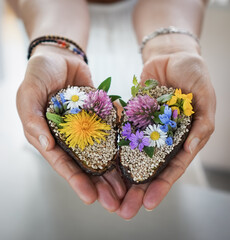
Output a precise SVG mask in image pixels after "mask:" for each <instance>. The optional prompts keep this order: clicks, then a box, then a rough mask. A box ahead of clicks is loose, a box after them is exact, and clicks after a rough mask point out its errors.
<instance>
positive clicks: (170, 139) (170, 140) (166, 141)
mask: <svg viewBox="0 0 230 240" xmlns="http://www.w3.org/2000/svg"><path fill="white" fill-rule="evenodd" d="M165 143H166V144H167V145H169V146H171V145H172V144H173V139H172V137H167V138H166V140H165Z"/></svg>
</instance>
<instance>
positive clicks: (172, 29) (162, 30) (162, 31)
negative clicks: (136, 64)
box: [140, 26, 200, 53]
mask: <svg viewBox="0 0 230 240" xmlns="http://www.w3.org/2000/svg"><path fill="white" fill-rule="evenodd" d="M171 33H177V34H185V35H188V36H190V37H192V38H193V39H195V40H196V41H197V43H198V44H199V46H200V40H199V38H198V37H197V36H195V35H194V34H192V33H191V32H189V31H187V30H185V29H179V28H176V27H173V26H170V27H167V28H159V29H157V30H156V31H154V32H153V33H151V34H149V35H147V36H145V37H144V38H143V40H142V43H141V45H140V53H142V51H143V49H144V47H145V44H146V43H147V42H148V41H149V40H151V39H153V38H155V37H157V36H160V35H164V34H171Z"/></svg>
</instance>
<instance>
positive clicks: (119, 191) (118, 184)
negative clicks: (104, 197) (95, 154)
mask: <svg viewBox="0 0 230 240" xmlns="http://www.w3.org/2000/svg"><path fill="white" fill-rule="evenodd" d="M103 177H104V178H105V179H106V180H107V182H108V183H109V184H110V185H111V187H112V188H113V190H114V191H115V193H116V195H117V196H118V198H119V199H122V198H123V197H124V196H125V193H126V187H125V184H124V181H123V180H122V178H121V176H120V174H119V173H118V172H117V170H116V169H113V170H112V171H110V172H108V173H105V174H104V175H103Z"/></svg>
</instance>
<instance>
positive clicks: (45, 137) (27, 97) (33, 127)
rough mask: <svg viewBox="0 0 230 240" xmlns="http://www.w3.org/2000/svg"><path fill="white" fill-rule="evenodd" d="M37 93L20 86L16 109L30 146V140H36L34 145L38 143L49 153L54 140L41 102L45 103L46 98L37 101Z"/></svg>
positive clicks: (34, 90) (25, 86)
mask: <svg viewBox="0 0 230 240" xmlns="http://www.w3.org/2000/svg"><path fill="white" fill-rule="evenodd" d="M37 91H40V90H39V89H34V88H31V87H28V86H27V85H26V84H22V85H21V86H20V88H19V90H18V92H17V109H18V113H19V116H20V119H21V121H22V125H23V128H24V132H25V136H26V138H27V140H28V141H29V142H30V143H31V144H32V142H33V143H34V140H33V141H32V138H34V139H36V141H37V142H36V145H37V143H39V144H40V146H41V149H42V150H45V151H49V150H51V149H53V148H54V146H55V140H54V138H53V136H52V134H51V132H50V129H49V127H48V124H47V122H46V119H45V115H44V107H43V104H42V102H41V101H43V100H44V101H46V97H44V96H43V99H39V97H38V95H39V94H37ZM44 106H46V103H45V104H44ZM33 145H34V144H33Z"/></svg>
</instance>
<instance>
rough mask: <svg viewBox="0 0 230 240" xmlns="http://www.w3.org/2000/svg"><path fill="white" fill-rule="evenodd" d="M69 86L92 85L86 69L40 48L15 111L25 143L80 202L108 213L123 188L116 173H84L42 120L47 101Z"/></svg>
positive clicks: (76, 61) (62, 53)
mask: <svg viewBox="0 0 230 240" xmlns="http://www.w3.org/2000/svg"><path fill="white" fill-rule="evenodd" d="M68 85H77V86H91V87H92V86H93V83H92V80H91V75H90V71H89V68H88V66H87V65H86V64H85V63H84V62H83V60H82V59H81V58H80V57H79V56H76V55H74V54H73V53H71V52H68V51H67V50H65V49H60V50H59V49H57V50H56V48H54V47H45V46H42V47H41V48H38V50H37V51H36V52H35V54H34V55H33V56H32V57H31V59H30V60H29V62H28V66H27V70H26V74H25V78H24V81H23V82H22V84H21V86H20V87H19V89H18V93H17V108H18V113H19V116H20V118H21V121H22V124H23V128H24V133H25V136H26V138H27V140H28V141H29V142H30V143H31V144H32V145H33V146H34V147H35V148H36V149H37V150H38V151H39V152H40V153H41V154H42V155H43V157H44V158H45V159H46V160H47V161H48V162H49V164H50V165H51V166H52V167H53V168H54V170H55V171H56V172H57V173H59V174H60V175H61V176H62V177H64V178H65V179H66V181H67V182H68V183H69V184H70V186H71V187H72V188H73V190H74V191H75V192H76V193H77V194H78V196H79V197H80V199H81V200H82V201H83V202H84V203H86V204H91V203H93V202H94V201H95V200H97V199H98V201H99V202H100V203H101V204H102V206H103V207H105V208H106V209H107V210H109V211H115V210H116V209H117V208H118V207H119V206H120V199H122V198H123V196H124V194H125V186H124V184H123V181H122V180H121V178H120V176H119V174H118V173H117V171H116V170H113V171H111V172H109V173H106V174H104V175H103V177H90V176H89V175H87V174H85V173H84V172H83V171H82V170H81V169H80V168H79V167H78V165H77V164H76V163H75V162H74V160H72V159H71V158H70V157H69V156H68V155H67V154H66V153H65V152H64V151H63V150H62V149H61V148H60V147H59V146H58V145H57V144H56V143H55V140H54V138H53V137H52V135H51V133H50V130H49V127H48V125H47V122H46V119H45V111H46V107H47V102H48V100H49V98H50V97H51V96H52V95H53V94H54V93H56V92H57V91H58V90H60V89H62V88H66V87H67V86H68Z"/></svg>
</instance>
